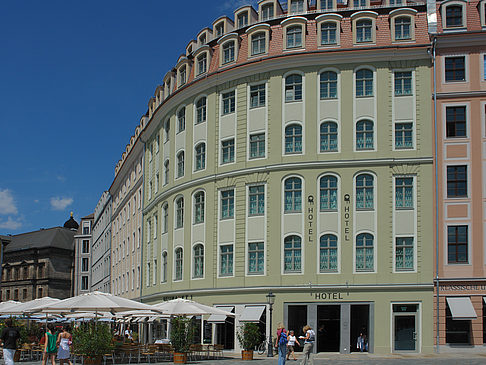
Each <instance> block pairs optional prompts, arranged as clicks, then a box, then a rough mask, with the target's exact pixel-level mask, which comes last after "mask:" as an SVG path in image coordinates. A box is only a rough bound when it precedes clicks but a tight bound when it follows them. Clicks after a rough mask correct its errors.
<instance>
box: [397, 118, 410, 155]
mask: <svg viewBox="0 0 486 365" xmlns="http://www.w3.org/2000/svg"><path fill="white" fill-rule="evenodd" d="M395 148H396V149H406V148H413V123H395Z"/></svg>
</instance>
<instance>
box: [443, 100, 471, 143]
mask: <svg viewBox="0 0 486 365" xmlns="http://www.w3.org/2000/svg"><path fill="white" fill-rule="evenodd" d="M446 136H447V138H454V137H466V107H465V106H448V107H446Z"/></svg>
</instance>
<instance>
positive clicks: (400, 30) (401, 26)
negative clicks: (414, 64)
mask: <svg viewBox="0 0 486 365" xmlns="http://www.w3.org/2000/svg"><path fill="white" fill-rule="evenodd" d="M410 25H411V20H410V17H408V16H401V17H398V18H396V19H395V39H396V40H404V39H410V38H411V32H410Z"/></svg>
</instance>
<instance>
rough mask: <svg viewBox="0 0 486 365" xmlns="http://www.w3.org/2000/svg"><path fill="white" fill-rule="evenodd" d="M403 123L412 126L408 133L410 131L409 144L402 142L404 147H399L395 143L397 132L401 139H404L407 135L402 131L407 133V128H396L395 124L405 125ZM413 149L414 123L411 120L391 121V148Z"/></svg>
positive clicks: (399, 149)
mask: <svg viewBox="0 0 486 365" xmlns="http://www.w3.org/2000/svg"><path fill="white" fill-rule="evenodd" d="M405 124H410V125H411V126H412V128H411V130H410V133H411V145H410V146H405V143H403V146H404V147H400V146H398V145H397V133H401V134H402V136H401V139H402V140H403V141H406V137H407V135H406V134H404V133H408V132H407V131H408V129H407V130H405V129H403V130H402V129H400V130H398V129H397V125H405ZM413 149H415V123H414V122H413V121H405V120H400V121H395V122H394V123H393V150H394V151H402V150H413Z"/></svg>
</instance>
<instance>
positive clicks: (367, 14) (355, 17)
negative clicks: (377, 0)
mask: <svg viewBox="0 0 486 365" xmlns="http://www.w3.org/2000/svg"><path fill="white" fill-rule="evenodd" d="M366 1H368V0H366ZM376 18H378V13H376V12H374V11H369V10H364V11H358V12H356V13H354V14H352V15H351V21H352V29H353V44H354V45H355V46H359V45H364V46H368V45H370V44H375V43H376ZM363 20H369V21H370V22H371V24H370V27H371V29H370V39H369V40H361V41H359V40H358V22H361V21H363ZM359 29H364V27H362V26H360V28H359Z"/></svg>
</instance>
